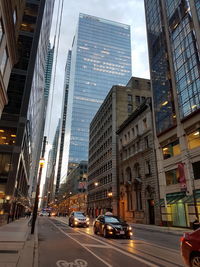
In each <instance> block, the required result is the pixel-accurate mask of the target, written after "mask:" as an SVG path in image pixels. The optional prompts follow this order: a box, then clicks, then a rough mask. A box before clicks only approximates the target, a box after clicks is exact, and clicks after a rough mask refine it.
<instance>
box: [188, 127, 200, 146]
mask: <svg viewBox="0 0 200 267" xmlns="http://www.w3.org/2000/svg"><path fill="white" fill-rule="evenodd" d="M187 140H188V147H189V149H192V148H195V147H199V146H200V129H198V130H196V131H194V132H192V133H190V134H189V135H187Z"/></svg>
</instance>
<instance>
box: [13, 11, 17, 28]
mask: <svg viewBox="0 0 200 267" xmlns="http://www.w3.org/2000/svg"><path fill="white" fill-rule="evenodd" d="M16 21H17V11H16V9H15V10H14V12H13V23H14V25H15V24H16Z"/></svg>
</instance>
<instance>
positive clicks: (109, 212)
mask: <svg viewBox="0 0 200 267" xmlns="http://www.w3.org/2000/svg"><path fill="white" fill-rule="evenodd" d="M105 215H106V216H112V215H113V213H112V209H110V208H109V209H107V211H106V213H105Z"/></svg>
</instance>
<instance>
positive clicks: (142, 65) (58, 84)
mask: <svg viewBox="0 0 200 267" xmlns="http://www.w3.org/2000/svg"><path fill="white" fill-rule="evenodd" d="M59 1H60V2H61V0H55V7H54V17H53V21H52V30H51V36H50V41H51V43H52V44H53V40H54V34H55V25H56V16H57V10H58V3H59ZM79 13H85V14H88V15H92V16H97V17H101V18H104V19H109V20H113V21H117V22H121V23H124V24H128V25H131V43H132V75H133V76H135V77H141V78H149V63H148V50H147V40H146V25H145V14H144V1H143V0H126V1H121V0H64V6H63V17H62V24H61V32H60V40H59V49H58V58H57V68H56V70H55V67H53V72H55V86H54V92H53V97H52V94H50V98H49V107H48V109H49V110H50V106H52V114H51V116H50V115H49V113H50V112H48V115H49V116H48V118H47V127H46V129H47V131H46V134H47V135H48V136H49V138H48V139H49V143H52V142H53V137H54V134H55V130H56V126H57V123H58V119H59V117H60V116H61V115H60V114H61V106H62V97H63V82H64V69H65V64H66V59H67V52H68V50H69V49H71V44H72V40H73V36H74V34H75V31H76V27H77V23H78V17H79ZM53 76H54V75H53ZM52 80H53V78H52ZM51 83H52V82H51ZM52 87H53V86H51V91H52ZM50 117H51V119H50Z"/></svg>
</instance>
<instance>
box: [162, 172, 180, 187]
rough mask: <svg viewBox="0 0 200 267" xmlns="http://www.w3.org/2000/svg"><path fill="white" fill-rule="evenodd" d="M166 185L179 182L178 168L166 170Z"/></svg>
mask: <svg viewBox="0 0 200 267" xmlns="http://www.w3.org/2000/svg"><path fill="white" fill-rule="evenodd" d="M165 178H166V185H173V184H178V183H179V172H178V169H173V170H170V171H167V172H165Z"/></svg>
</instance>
